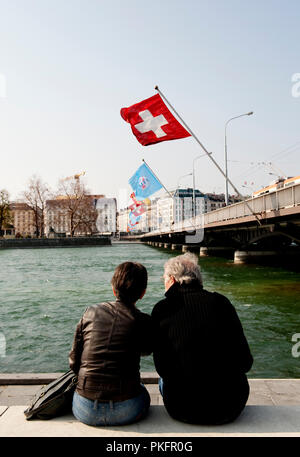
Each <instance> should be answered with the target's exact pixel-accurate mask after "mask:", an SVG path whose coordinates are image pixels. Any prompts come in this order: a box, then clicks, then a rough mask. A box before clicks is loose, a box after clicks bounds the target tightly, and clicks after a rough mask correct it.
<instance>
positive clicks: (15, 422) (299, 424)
mask: <svg viewBox="0 0 300 457" xmlns="http://www.w3.org/2000/svg"><path fill="white" fill-rule="evenodd" d="M25 408H26V406H11V407H9V408H8V409H6V410H5V411H4V412H3V414H2V416H0V436H1V437H23V436H24V437H25V436H26V437H46V436H47V437H81V436H82V437H97V436H98V437H133V436H135V437H151V436H156V437H165V436H168V437H171V436H173V437H176V436H180V437H204V436H205V437H233V436H241V437H242V436H243V437H254V436H259V437H262V436H269V437H283V436H285V437H286V436H289V437H300V406H246V407H245V409H244V411H243V412H242V414H241V415H240V417H239V418H238V419H236V421H234V422H232V423H231V424H226V425H221V426H202V425H190V424H185V423H182V422H178V421H176V420H174V419H172V418H171V417H170V416H169V415H168V413H167V412H166V410H165V408H164V407H163V406H151V407H150V411H149V414H148V416H147V417H146V418H145V419H144V420H143V421H141V422H138V423H136V424H132V425H126V426H119V427H116V426H114V427H91V426H88V425H84V424H82V423H81V422H79V421H77V420H76V419H75V418H74V416H73V415H72V414H69V415H67V416H64V417H60V418H56V419H52V420H49V421H40V420H32V421H27V420H26V419H25V416H24V409H25Z"/></svg>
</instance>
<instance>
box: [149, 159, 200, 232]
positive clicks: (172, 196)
mask: <svg viewBox="0 0 300 457" xmlns="http://www.w3.org/2000/svg"><path fill="white" fill-rule="evenodd" d="M142 161H143V162H144V164H145V165H146V167H148V168H149V170H150V171H151V172H152V173H153V174H154V176H155V177H156V179H157V181H159V182H160V184H161V185H162V186H163V188H164V189H165V191H166V192H167V193H168V194H169V195H170V197H171V198H172V199H173V198H174V195H175V194H174V195H172V194H171V192H169V191H168V189H167V188H166V187H165V186H164V185H163V183H162V182H161V180H160V179H159V177H158V176H157V175H156V174H155V173H154V171H153V170H152V168H151V167H149V165H148V164H147V162H146V160H145V159H142ZM172 224H174V218H173V222H172ZM191 226H192V227H193V228H194V229H195V230H197V228H196V226H195V225H194V224H191Z"/></svg>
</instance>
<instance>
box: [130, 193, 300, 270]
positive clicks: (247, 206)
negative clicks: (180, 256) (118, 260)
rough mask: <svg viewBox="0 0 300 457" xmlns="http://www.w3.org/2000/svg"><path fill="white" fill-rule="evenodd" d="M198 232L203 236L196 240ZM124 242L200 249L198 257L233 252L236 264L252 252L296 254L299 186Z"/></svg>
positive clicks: (299, 233)
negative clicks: (131, 241) (138, 241)
mask: <svg viewBox="0 0 300 457" xmlns="http://www.w3.org/2000/svg"><path fill="white" fill-rule="evenodd" d="M193 228H194V232H191V230H193ZM195 229H196V230H197V232H196V230H195ZM201 230H202V231H203V236H201V239H199V237H198V239H197V236H196V235H197V233H201ZM127 239H131V240H133V239H139V240H140V241H144V242H147V243H148V244H152V245H153V244H154V245H157V243H160V244H162V245H164V246H165V245H166V246H165V247H172V245H179V246H184V248H183V249H186V250H197V249H199V248H200V255H209V254H212V255H216V254H218V253H221V254H224V252H228V253H229V254H230V253H231V252H232V253H235V261H237V262H239V261H243V260H246V257H247V259H248V260H249V257H253V258H254V257H255V254H254V252H256V253H259V255H260V256H266V255H271V253H272V252H273V254H279V255H281V256H286V255H288V254H292V255H294V256H295V255H299V249H300V184H296V185H292V186H290V187H287V188H283V189H278V190H277V191H274V192H272V193H269V194H265V195H261V196H259V197H255V198H249V199H247V200H245V201H242V202H239V203H235V204H232V205H229V206H226V207H224V208H220V209H217V210H214V211H211V212H209V213H204V214H203V215H202V218H201V223H200V222H199V217H197V218H195V219H194V220H192V221H183V222H181V223H180V224H172V225H171V226H169V227H165V228H164V229H163V230H156V231H151V232H148V233H144V234H140V235H131V236H128V237H127ZM193 240H194V241H193ZM167 245H169V246H167ZM267 253H269V254H267Z"/></svg>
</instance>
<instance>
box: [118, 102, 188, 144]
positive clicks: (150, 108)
mask: <svg viewBox="0 0 300 457" xmlns="http://www.w3.org/2000/svg"><path fill="white" fill-rule="evenodd" d="M121 116H122V118H123V119H124V120H125V121H126V122H129V124H130V125H131V130H132V132H133V134H134V135H135V136H136V138H137V140H138V141H139V142H140V143H141V144H142V145H143V146H148V145H149V144H154V143H159V142H160V141H168V140H178V139H179V138H186V137H188V136H191V135H190V133H189V132H188V131H187V130H186V129H185V128H184V127H183V126H182V125H181V124H180V123H179V122H178V121H177V119H175V117H174V116H173V114H172V113H171V112H170V110H169V109H168V108H167V107H166V105H165V103H164V102H163V100H162V98H161V96H160V95H159V94H156V95H153V97H150V98H147V100H143V101H142V102H139V103H136V104H135V105H132V106H129V108H122V109H121Z"/></svg>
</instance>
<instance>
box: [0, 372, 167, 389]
mask: <svg viewBox="0 0 300 457" xmlns="http://www.w3.org/2000/svg"><path fill="white" fill-rule="evenodd" d="M62 374H63V373H0V385H1V386H9V385H24V386H25V385H35V384H49V383H50V382H52V381H54V380H55V379H57V378H58V377H59V376H61V375H62ZM158 377H159V376H158V374H157V373H156V372H152V371H149V372H146V371H145V372H142V373H141V379H142V382H143V383H144V384H157V382H158Z"/></svg>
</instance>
